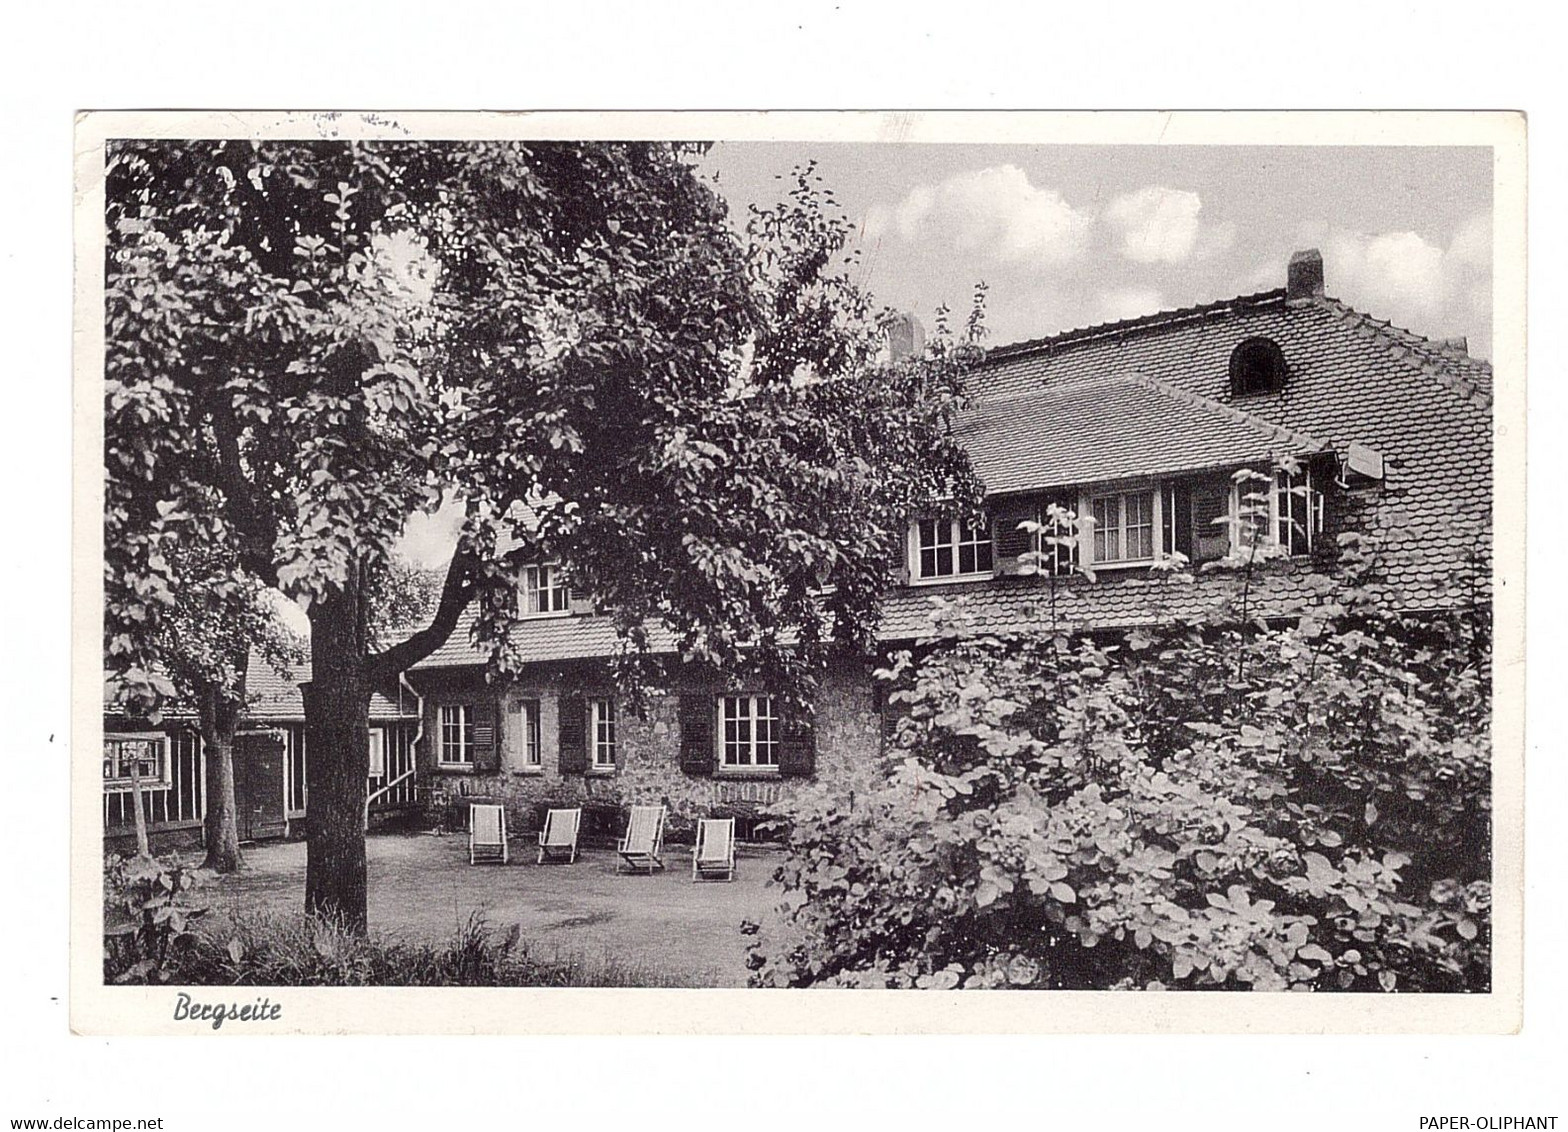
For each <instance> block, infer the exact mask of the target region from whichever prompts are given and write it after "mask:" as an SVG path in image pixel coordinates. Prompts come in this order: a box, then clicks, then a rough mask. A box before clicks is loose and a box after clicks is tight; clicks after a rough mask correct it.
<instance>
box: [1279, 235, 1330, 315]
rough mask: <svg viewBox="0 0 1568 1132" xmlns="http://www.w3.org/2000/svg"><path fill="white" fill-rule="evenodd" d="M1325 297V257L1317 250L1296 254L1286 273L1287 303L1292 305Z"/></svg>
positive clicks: (1291, 259)
mask: <svg viewBox="0 0 1568 1132" xmlns="http://www.w3.org/2000/svg"><path fill="white" fill-rule="evenodd" d="M1322 297H1323V255H1322V253H1321V252H1319V251H1318V250H1317V248H1308V249H1307V250H1306V251H1301V252H1296V253H1295V254H1294V255H1292V256H1291V257H1290V266H1289V267H1288V268H1287V269H1286V271H1285V301H1286V302H1287V303H1290V304H1292V305H1296V304H1300V303H1309V302H1311V301H1312V300H1313V299H1321V298H1322Z"/></svg>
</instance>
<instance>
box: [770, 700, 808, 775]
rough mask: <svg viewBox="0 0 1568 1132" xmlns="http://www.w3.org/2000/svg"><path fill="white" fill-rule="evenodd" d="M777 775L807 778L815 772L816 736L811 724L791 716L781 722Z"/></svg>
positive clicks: (788, 715) (787, 715)
mask: <svg viewBox="0 0 1568 1132" xmlns="http://www.w3.org/2000/svg"><path fill="white" fill-rule="evenodd" d="M781 731H782V734H781V735H780V738H779V773H780V774H782V775H784V776H786V777H788V778H809V777H811V776H812V775H813V774H815V773H816V772H817V736H816V732H815V730H814V729H813V728H812V726H811V723H810V722H809V721H807V720H805V719H801V718H799V717H796V716H794V715H791V714H786V716H785V718H784V719H783V720H782V721H781Z"/></svg>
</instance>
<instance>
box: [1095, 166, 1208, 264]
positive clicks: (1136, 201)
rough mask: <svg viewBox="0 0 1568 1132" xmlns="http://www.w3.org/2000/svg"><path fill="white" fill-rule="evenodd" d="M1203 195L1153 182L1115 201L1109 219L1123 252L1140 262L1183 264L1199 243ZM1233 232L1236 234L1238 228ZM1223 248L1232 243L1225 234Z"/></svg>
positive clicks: (1109, 207) (1108, 221) (1108, 210)
mask: <svg viewBox="0 0 1568 1132" xmlns="http://www.w3.org/2000/svg"><path fill="white" fill-rule="evenodd" d="M1202 210H1203V198H1201V197H1200V196H1198V194H1197V193H1192V192H1187V191H1186V190H1185V189H1167V188H1165V187H1164V186H1163V185H1149V186H1147V187H1145V188H1142V189H1138V190H1136V191H1134V192H1130V193H1124V194H1122V195H1121V196H1119V197H1117V198H1116V199H1115V200H1113V201H1111V203H1110V205H1109V206H1108V207H1107V208H1106V210H1105V220H1106V223H1108V224H1109V225H1110V226H1111V227H1112V228H1114V229H1115V230H1116V232H1117V234H1118V235H1119V236H1120V237H1121V244H1120V250H1121V253H1122V255H1124V256H1126V257H1127V258H1128V259H1130V260H1133V261H1134V262H1136V263H1180V262H1182V261H1183V260H1185V259H1186V258H1187V257H1188V256H1190V255H1192V253H1193V249H1194V248H1195V247H1196V246H1197V243H1198V228H1199V225H1198V213H1199V212H1201V211H1202ZM1229 235H1231V236H1233V235H1234V231H1233V230H1232V231H1230V232H1229ZM1221 237H1222V238H1221V240H1220V248H1219V249H1218V250H1223V244H1224V243H1228V242H1229V238H1228V236H1226V235H1225V233H1223V232H1222V233H1221Z"/></svg>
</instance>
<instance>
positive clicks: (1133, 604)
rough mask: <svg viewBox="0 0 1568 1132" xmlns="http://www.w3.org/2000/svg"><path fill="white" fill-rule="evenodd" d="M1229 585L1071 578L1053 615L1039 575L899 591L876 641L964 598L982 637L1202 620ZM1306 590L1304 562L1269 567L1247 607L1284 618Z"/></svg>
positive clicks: (1102, 575) (899, 634) (1144, 575)
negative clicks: (988, 633)
mask: <svg viewBox="0 0 1568 1132" xmlns="http://www.w3.org/2000/svg"><path fill="white" fill-rule="evenodd" d="M1319 579H1321V575H1320V576H1319ZM1235 583H1236V575H1234V574H1233V575H1230V576H1229V577H1225V576H1216V575H1201V576H1199V577H1198V578H1197V579H1196V580H1195V581H1194V582H1180V581H1177V580H1174V579H1168V578H1166V577H1164V576H1163V575H1159V574H1156V573H1154V572H1152V571H1149V570H1102V571H1100V572H1099V573H1098V574H1097V575H1096V577H1095V580H1094V581H1093V582H1090V581H1089V580H1088V579H1087V578H1082V577H1076V576H1075V577H1071V578H1060V579H1057V585H1056V605H1055V610H1054V613H1053V610H1052V607H1051V593H1050V587H1049V584H1048V581H1047V579H1045V578H1044V577H1039V576H1037V577H1016V576H1015V577H1004V578H987V579H984V580H981V581H977V582H961V583H955V584H953V585H945V586H904V587H901V588H899V589H897V590H894V591H893V592H892V593H890V594H889V595H888V597H887V600H886V602H885V603H884V605H883V607H882V623H881V626H880V629H879V632H878V636H879V637H880V638H881V639H882V640H884V641H907V640H911V639H914V638H916V637H920V636H923V635H925V634H926V633H927V632H929V626H930V622H931V616H932V613H933V611H934V610H935V609H936V608H937V606H938V604H939V603H941V602H945V601H951V600H953V599H956V598H962V599H963V602H964V606H965V608H966V611H967V612H968V613H970V614H972V615H973V616H975V618H976V619H977V624H978V625H979V626H981V627H983V628H984V629H985V630H987V631H988V632H996V633H1014V632H1023V631H1026V630H1033V631H1040V630H1048V629H1050V628H1052V626H1053V625H1055V626H1057V627H1061V628H1077V629H1082V628H1095V629H1108V628H1117V629H1125V628H1131V627H1133V626H1137V625H1153V624H1159V623H1162V622H1166V621H1172V620H1176V619H1179V618H1189V617H1201V616H1202V615H1203V614H1204V612H1205V611H1207V610H1208V608H1209V607H1211V606H1212V605H1213V604H1214V603H1215V602H1216V601H1217V600H1219V599H1220V597H1221V596H1222V592H1221V588H1222V587H1226V586H1229V587H1231V588H1232V589H1233V588H1234V585H1235ZM1313 584H1314V576H1313V575H1312V573H1311V570H1310V569H1309V568H1308V565H1307V563H1306V561H1305V560H1299V559H1298V560H1292V561H1288V562H1283V563H1271V564H1269V565H1267V566H1265V567H1263V568H1262V569H1261V570H1260V571H1259V572H1258V573H1256V574H1255V575H1254V576H1253V579H1252V582H1251V588H1250V592H1249V601H1250V602H1251V604H1252V607H1253V609H1254V610H1256V611H1258V612H1260V613H1264V614H1268V615H1273V616H1277V615H1282V614H1286V613H1289V612H1292V611H1293V610H1295V609H1296V608H1297V607H1299V606H1301V605H1304V604H1307V603H1310V602H1311V601H1312V599H1313V598H1314V597H1316V596H1317V595H1316V591H1315V590H1314V588H1313ZM1053 618H1054V620H1053Z"/></svg>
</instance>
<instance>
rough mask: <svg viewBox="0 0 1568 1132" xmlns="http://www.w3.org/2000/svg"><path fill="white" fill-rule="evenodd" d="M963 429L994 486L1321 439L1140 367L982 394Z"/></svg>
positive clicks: (1180, 466) (1228, 457) (1024, 485)
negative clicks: (1000, 395)
mask: <svg viewBox="0 0 1568 1132" xmlns="http://www.w3.org/2000/svg"><path fill="white" fill-rule="evenodd" d="M955 432H956V434H957V435H958V437H959V438H960V439H961V440H962V441H963V444H964V447H965V448H966V449H968V451H969V454H970V459H971V460H973V462H974V465H975V470H976V471H977V472H978V473H979V475H980V478H981V479H982V480H983V481H984V482H985V486H986V491H987V492H988V493H989V494H991V495H1002V494H1006V493H1009V492H1016V491H1031V490H1038V489H1040V488H1043V487H1065V486H1067V485H1069V484H1084V483H1093V482H1096V481H1099V480H1116V479H1129V478H1132V477H1134V476H1155V475H1171V474H1174V473H1177V472H1195V471H1202V470H1205V469H1208V468H1216V467H1223V466H1226V465H1230V466H1232V467H1234V466H1235V465H1236V464H1239V463H1244V462H1248V461H1255V460H1267V459H1270V458H1272V457H1277V456H1282V455H1285V454H1287V453H1288V454H1291V455H1305V454H1307V453H1309V452H1317V451H1320V450H1321V449H1322V448H1323V444H1322V443H1321V442H1320V441H1317V440H1315V439H1313V438H1312V437H1310V436H1306V435H1303V434H1301V433H1297V432H1293V431H1291V430H1289V429H1285V428H1280V427H1277V426H1275V425H1271V424H1270V423H1269V422H1268V421H1265V420H1263V419H1262V418H1260V417H1257V416H1254V415H1253V414H1251V413H1248V412H1245V411H1243V410H1241V409H1236V408H1231V407H1229V406H1226V405H1223V404H1221V403H1220V402H1218V401H1215V400H1213V399H1212V398H1209V397H1204V396H1201V395H1199V394H1195V393H1190V392H1186V391H1184V390H1181V389H1178V388H1176V387H1174V386H1172V385H1170V384H1169V383H1167V382H1164V381H1158V380H1155V379H1153V378H1147V377H1143V376H1142V375H1139V374H1124V375H1122V376H1116V377H1108V378H1103V379H1084V380H1074V381H1071V382H1068V383H1066V384H1061V385H1058V384H1051V385H1048V386H1046V387H1045V388H1043V389H1041V390H1040V391H1039V392H1036V393H1026V394H1023V395H1021V396H1017V397H1013V398H1010V399H1006V400H997V399H993V400H989V401H984V402H981V403H980V404H978V405H977V406H976V407H975V408H973V409H971V410H970V411H969V412H967V413H966V414H964V416H963V418H962V419H961V420H960V421H959V422H958V424H957V426H956V428H955Z"/></svg>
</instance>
